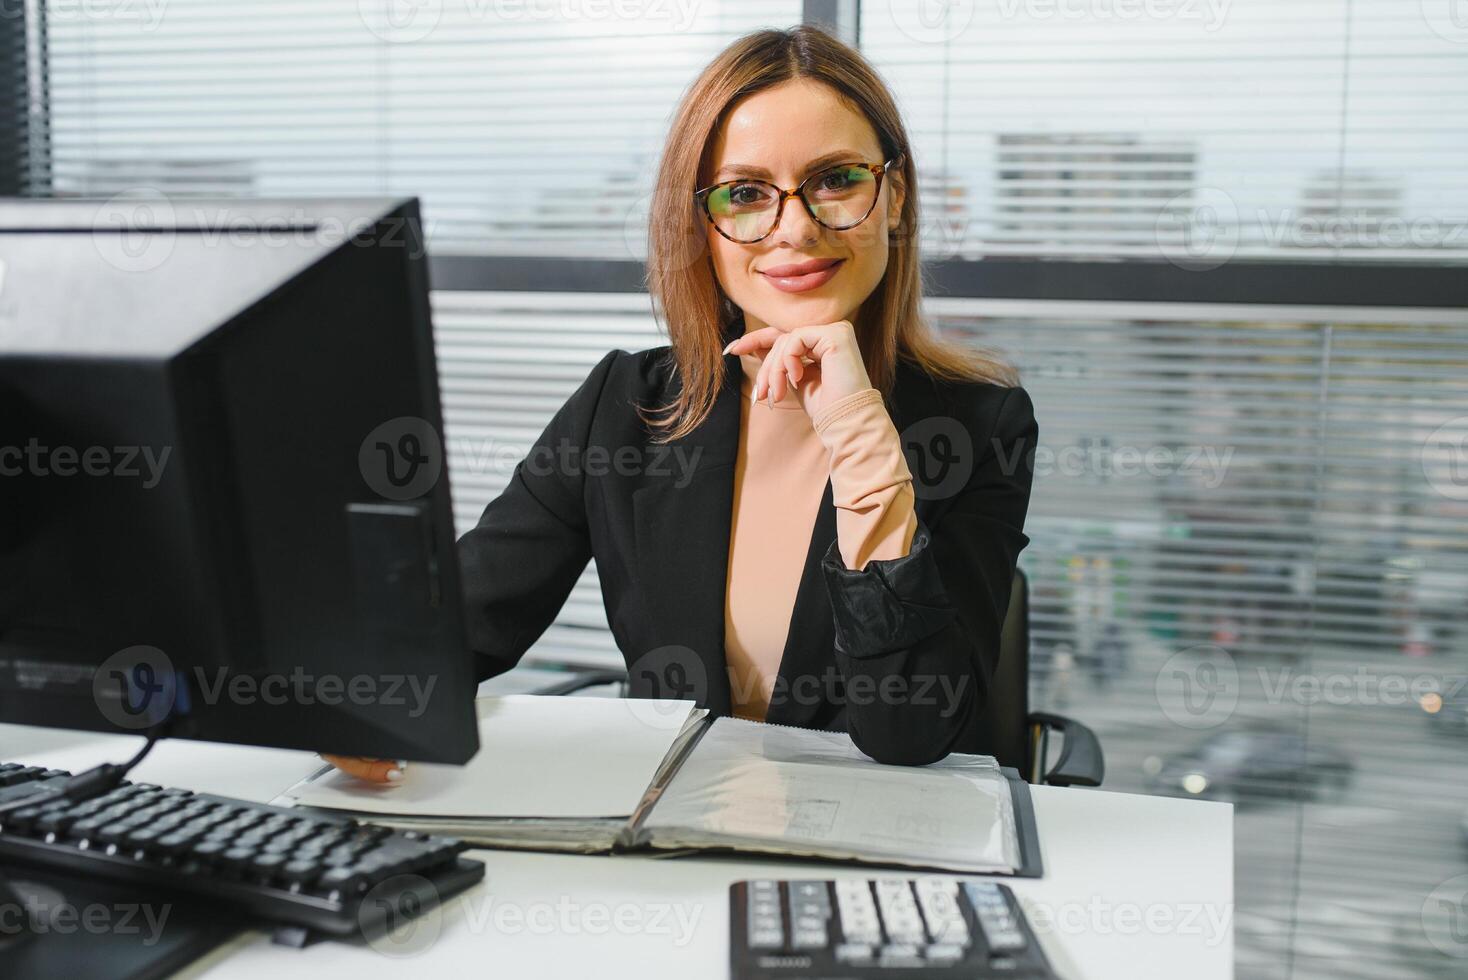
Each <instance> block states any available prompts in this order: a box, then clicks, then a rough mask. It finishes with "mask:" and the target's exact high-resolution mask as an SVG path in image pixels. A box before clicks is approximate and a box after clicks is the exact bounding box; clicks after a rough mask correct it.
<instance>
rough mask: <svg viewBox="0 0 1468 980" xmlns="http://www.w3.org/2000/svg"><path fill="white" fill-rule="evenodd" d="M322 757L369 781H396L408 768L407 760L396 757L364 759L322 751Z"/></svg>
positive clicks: (347, 772)
mask: <svg viewBox="0 0 1468 980" xmlns="http://www.w3.org/2000/svg"><path fill="white" fill-rule="evenodd" d="M321 758H323V759H325V760H326V761H327V762H329V763H331V764H332V765H334V766H336V767H337V768H338V769H340V770H341V771H342V772H344V773H346V774H347V775H348V776H356V777H357V778H358V779H365V780H367V781H368V782H369V783H396V782H398V781H399V780H401V779H402V778H403V771H404V770H405V769H407V768H408V764H407V763H406V762H402V761H398V760H394V759H364V758H360V757H358V756H352V755H327V754H326V753H325V752H323V753H321Z"/></svg>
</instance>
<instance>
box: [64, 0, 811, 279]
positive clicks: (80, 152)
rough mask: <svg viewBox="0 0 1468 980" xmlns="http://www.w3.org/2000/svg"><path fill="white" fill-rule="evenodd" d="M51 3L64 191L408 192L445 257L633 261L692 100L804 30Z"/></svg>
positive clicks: (754, 1)
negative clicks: (747, 39) (723, 62)
mask: <svg viewBox="0 0 1468 980" xmlns="http://www.w3.org/2000/svg"><path fill="white" fill-rule="evenodd" d="M46 6H47V20H46V24H47V30H48V34H49V48H50V51H49V57H50V70H49V78H50V93H49V95H50V122H51V134H52V142H53V145H52V164H53V168H54V183H53V188H54V192H55V193H56V194H58V195H72V194H82V195H88V196H107V195H110V194H114V193H118V192H120V191H124V190H128V189H131V188H134V187H139V186H141V187H147V188H149V189H152V190H156V191H161V192H163V193H165V194H169V195H174V194H177V195H189V194H199V193H227V194H252V195H265V196H299V195H313V194H315V195H320V194H333V195H375V194H394V195H416V196H419V197H421V198H422V199H423V202H424V220H425V225H426V230H427V233H428V236H429V242H430V245H431V246H432V247H433V249H434V250H435V252H436V253H438V254H448V253H470V254H481V253H482V254H505V253H513V254H517V255H527V254H528V255H545V256H561V255H586V256H595V257H600V258H621V259H628V258H632V257H634V256H640V255H641V254H642V251H641V250H643V249H644V248H645V246H644V245H643V242H642V237H643V234H644V230H645V227H646V224H645V209H646V197H647V195H648V194H649V193H650V192H651V189H652V177H653V169H654V167H655V165H656V162H657V156H658V152H659V151H660V149H661V143H662V139H663V137H664V135H665V134H666V128H667V123H668V119H669V117H670V115H671V113H672V110H673V107H674V105H675V103H676V101H677V98H678V97H679V95H680V94H681V93H682V91H683V89H684V88H685V87H686V86H687V85H688V83H689V82H690V81H691V80H692V78H693V76H694V75H695V74H696V72H697V71H698V69H699V68H701V67H702V66H703V65H704V64H706V63H707V62H708V60H709V59H711V58H712V57H713V55H714V54H715V53H716V52H717V51H718V50H720V49H721V48H722V47H724V45H726V44H727V43H728V42H729V41H730V40H732V39H733V38H734V37H736V36H738V35H739V34H743V33H745V32H746V31H749V30H753V29H756V28H758V27H762V26H771V25H773V26H782V27H783V26H789V25H791V24H794V23H797V22H798V21H799V19H800V4H799V2H798V0H741V2H738V3H735V2H733V0H699V2H696V3H694V2H690V0H619V2H618V3H615V4H610V3H577V2H569V3H537V2H525V3H502V2H496V0H428V2H419V3H404V2H403V0H304V2H303V0H295V2H288V0H234V2H223V0H168V2H167V3H157V4H149V3H144V2H139V3H136V4H115V5H108V4H77V3H71V2H65V0H50V2H48V3H47V4H46ZM89 11H90V13H89ZM623 14H625V15H623Z"/></svg>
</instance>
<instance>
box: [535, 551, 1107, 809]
mask: <svg viewBox="0 0 1468 980" xmlns="http://www.w3.org/2000/svg"><path fill="white" fill-rule="evenodd" d="M626 681H627V674H626V672H625V671H620V670H591V671H580V672H577V673H574V674H571V675H570V676H568V677H567V679H566V680H564V681H557V682H555V683H554V684H550V685H548V686H546V687H543V688H540V689H538V690H537V691H536V693H537V694H549V695H565V694H574V693H576V692H577V691H582V690H585V689H587V688H592V687H602V686H604V685H611V684H615V685H617V686H618V691H619V694H622V695H625V694H626ZM1029 703H1030V586H1029V580H1028V579H1027V578H1026V577H1025V573H1024V572H1023V571H1019V570H1016V571H1015V573H1014V586H1013V588H1012V589H1010V593H1009V611H1008V612H1007V613H1005V616H1004V628H1003V630H1002V631H1001V632H1000V635H999V669H998V671H996V672H995V674H994V682H993V686H992V688H991V690H990V695H989V705H990V707H989V709H988V710H991V711H993V712H995V714H996V715H997V716H998V722H997V724H996V725H995V728H996V729H997V730H998V731H999V732H1000V733H1001V734H1000V736H999V739H998V744H989V745H987V746H983V747H979V746H975V747H972V748H968V747H961V748H960V751H965V752H970V751H971V752H976V753H979V754H983V755H992V756H994V757H995V758H996V759H998V760H999V764H1000V765H1003V766H1012V767H1013V768H1015V769H1017V770H1019V772H1020V773H1021V774H1022V775H1023V776H1024V778H1025V779H1026V780H1027V781H1028V782H1030V783H1044V784H1046V785H1049V786H1100V785H1101V780H1102V778H1104V777H1105V775H1106V760H1105V757H1104V756H1103V755H1102V753H1101V743H1100V741H1099V740H1098V739H1097V738H1096V733H1095V732H1093V731H1091V729H1089V728H1087V727H1086V726H1085V725H1082V724H1081V723H1080V722H1078V721H1076V720H1074V719H1073V718H1066V717H1063V716H1061V715H1053V714H1049V713H1046V712H1043V711H1036V712H1031V711H1030V710H1029ZM1054 734H1059V735H1060V737H1061V738H1062V740H1063V741H1062V744H1061V747H1060V755H1059V757H1058V758H1057V759H1056V760H1055V765H1054V766H1052V767H1051V768H1050V769H1049V771H1042V770H1043V767H1044V764H1045V760H1046V758H1047V756H1048V754H1049V752H1048V749H1049V742H1050V737H1051V736H1052V735H1054Z"/></svg>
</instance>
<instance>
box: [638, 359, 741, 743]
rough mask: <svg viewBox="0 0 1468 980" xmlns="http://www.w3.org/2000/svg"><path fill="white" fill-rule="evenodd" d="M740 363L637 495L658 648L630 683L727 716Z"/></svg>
mask: <svg viewBox="0 0 1468 980" xmlns="http://www.w3.org/2000/svg"><path fill="white" fill-rule="evenodd" d="M738 362H739V359H738V357H737V356H735V355H732V354H731V355H728V356H726V357H725V358H724V382H723V385H722V386H721V388H720V389H719V394H718V396H717V397H716V399H715V401H714V406H713V410H712V411H711V412H710V414H709V417H708V418H707V419H705V420H704V422H703V424H702V425H700V426H699V427H698V428H697V429H696V430H695V431H693V432H691V433H689V434H688V435H687V436H685V437H684V438H682V439H678V440H674V441H673V442H670V443H668V444H667V446H668V449H669V450H670V451H671V452H672V453H673V454H676V455H672V456H670V457H669V459H671V460H682V461H685V462H683V463H681V464H680V465H669V466H666V467H664V469H665V470H667V471H670V472H664V473H659V474H656V475H655V474H652V473H649V474H648V475H647V476H646V477H645V482H644V485H643V486H641V487H639V488H638V489H636V490H635V491H633V494H632V508H633V521H634V524H635V533H636V539H637V571H638V574H639V576H641V579H642V581H643V582H644V583H646V586H645V594H646V595H647V602H648V604H649V606H650V609H649V612H650V613H651V623H650V624H649V636H651V637H653V638H654V640H655V645H654V646H653V648H652V649H650V650H644V651H638V652H637V653H638V658H637V659H636V660H634V661H633V662H632V675H633V681H634V684H636V685H637V691H640V692H641V693H644V694H647V695H651V696H662V697H691V698H693V699H695V700H697V701H698V702H699V703H700V704H702V705H703V706H705V707H707V708H709V709H710V710H712V711H714V712H716V713H719V714H728V713H729V711H730V695H729V676H728V672H727V670H726V669H725V660H724V595H725V590H726V585H727V583H726V579H727V578H728V569H729V530H730V527H731V524H732V521H733V510H734V462H735V457H736V456H737V454H738V451H739V397H740V396H739V380H740V378H741V377H742V374H743V372H742V370H741V369H740V368H739V363H738ZM674 394H676V392H674ZM690 465H691V467H692V474H691V476H690V475H688V473H687V471H686V467H687V466H690ZM644 675H652V676H651V678H649V677H648V676H644ZM643 682H646V686H644V683H643ZM634 693H636V691H635V692H634Z"/></svg>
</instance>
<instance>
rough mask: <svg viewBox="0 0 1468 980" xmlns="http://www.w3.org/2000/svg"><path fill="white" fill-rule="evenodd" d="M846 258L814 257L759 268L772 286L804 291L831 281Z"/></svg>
mask: <svg viewBox="0 0 1468 980" xmlns="http://www.w3.org/2000/svg"><path fill="white" fill-rule="evenodd" d="M844 261H845V260H844V259H813V260H812V261H810V262H796V263H794V264H791V265H776V266H771V267H770V268H768V269H759V270H757V271H758V272H759V274H760V275H762V276H764V277H765V280H766V281H767V282H769V284H770V285H771V286H774V287H775V288H776V289H778V290H780V291H781V292H784V293H803V292H806V291H808V290H811V289H818V288H820V287H821V286H824V285H825V284H826V283H828V282H830V281H831V277H832V276H834V275H835V274H836V272H837V270H839V269H840V268H841V263H842V262H844Z"/></svg>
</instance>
